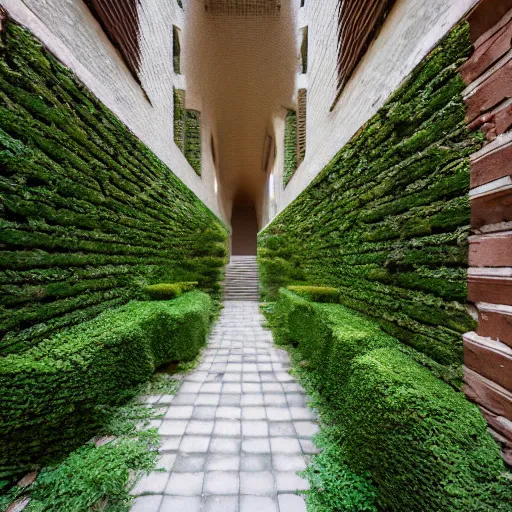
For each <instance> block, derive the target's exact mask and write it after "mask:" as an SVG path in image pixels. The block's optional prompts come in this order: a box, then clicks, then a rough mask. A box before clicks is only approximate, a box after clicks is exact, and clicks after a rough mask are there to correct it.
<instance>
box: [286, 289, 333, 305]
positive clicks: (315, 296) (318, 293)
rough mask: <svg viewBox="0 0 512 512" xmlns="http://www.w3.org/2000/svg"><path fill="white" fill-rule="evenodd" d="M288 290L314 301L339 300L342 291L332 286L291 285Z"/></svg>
mask: <svg viewBox="0 0 512 512" xmlns="http://www.w3.org/2000/svg"><path fill="white" fill-rule="evenodd" d="M288 290H290V291H291V292H293V293H296V294H297V295H300V296H301V297H304V298H305V299H308V300H311V301H313V302H339V300H340V292H339V290H338V289H337V288H333V287H331V286H297V285H295V286H294V285H290V286H288Z"/></svg>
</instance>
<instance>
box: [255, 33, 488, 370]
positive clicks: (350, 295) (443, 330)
mask: <svg viewBox="0 0 512 512" xmlns="http://www.w3.org/2000/svg"><path fill="white" fill-rule="evenodd" d="M470 52H471V41H470V38H469V27H468V26H467V24H462V25H460V26H458V27H456V28H455V29H454V30H453V31H452V32H451V33H450V34H449V35H448V36H447V38H446V39H445V40H444V41H443V42H442V43H441V44H440V45H439V46H438V47H437V48H436V49H434V50H433V51H432V52H431V54H430V55H428V56H427V58H426V59H424V61H423V62H422V63H421V64H420V66H419V67H418V68H417V69H416V70H415V71H414V72H413V73H412V75H411V77H410V78H409V79H408V81H407V82H406V83H404V84H403V85H402V86H401V87H400V88H399V89H398V90H397V91H396V92H395V93H394V94H393V95H392V96H391V98H389V99H388V101H387V102H386V104H385V105H384V106H383V107H382V108H381V109H380V110H379V111H378V113H377V114H376V115H375V116H374V117H373V118H372V119H370V120H369V121H368V123H367V124H366V125H365V126H363V127H362V128H361V130H359V131H358V132H357V134H356V135H355V136H354V137H353V139H352V140H351V141H350V142H349V143H347V144H346V145H345V146H344V147H343V148H341V149H340V151H339V153H338V154H337V155H336V156H335V157H334V158H333V159H332V161H331V162H330V163H329V164H328V165H327V166H326V167H325V168H324V169H323V171H322V172H321V173H320V174H319V175H318V176H317V178H315V179H314V180H313V182H312V183H311V184H310V185H309V186H308V187H307V188H306V190H305V191H304V192H303V193H302V194H300V195H299V196H298V197H297V198H296V199H295V200H294V201H293V202H292V203H291V204H290V205H289V206H288V207H287V208H285V209H284V210H283V211H282V212H281V213H280V214H279V215H278V216H277V217H276V218H275V219H274V220H273V221H272V222H271V223H270V224H269V225H268V226H267V227H266V228H265V229H264V230H263V231H262V232H261V233H260V234H259V237H258V241H259V244H258V261H259V266H260V279H261V284H262V293H263V297H264V299H266V300H275V299H276V297H277V293H278V290H279V288H280V287H283V286H288V285H290V284H299V285H302V284H312V285H319V286H321V285H328V286H333V287H336V288H338V289H339V290H340V301H341V303H343V304H344V305H346V306H348V307H350V308H351V309H355V310H358V311H361V312H363V313H365V314H367V315H370V316H371V317H373V318H374V319H376V320H377V321H378V322H379V324H380V325H381V327H382V329H383V330H385V331H386V332H387V333H388V334H390V335H391V336H393V337H396V338H398V339H399V340H400V341H402V342H403V343H404V344H406V345H408V346H410V347H413V348H414V349H415V350H417V351H419V352H421V353H422V354H424V355H425V357H426V358H427V359H426V360H430V361H432V363H430V362H428V364H433V363H434V362H437V363H439V364H442V365H444V366H445V367H446V369H447V371H451V370H450V368H454V367H459V366H460V364H461V362H462V337H461V333H463V332H466V331H470V330H472V329H473V328H474V325H475V323H474V320H473V319H472V318H471V317H470V315H469V314H468V313H467V311H466V309H465V302H466V267H467V236H468V233H469V217H470V208H469V200H468V191H469V155H470V154H471V153H473V152H474V151H476V150H477V149H478V148H479V147H480V146H481V138H482V137H481V134H478V133H475V132H469V131H468V129H467V128H466V123H465V105H464V101H463V99H462V94H461V93H462V91H463V89H464V87H465V86H464V83H463V81H462V79H461V78H460V76H459V74H458V66H459V65H460V64H461V63H462V62H464V61H465V59H466V58H467V56H468V55H469V54H470Z"/></svg>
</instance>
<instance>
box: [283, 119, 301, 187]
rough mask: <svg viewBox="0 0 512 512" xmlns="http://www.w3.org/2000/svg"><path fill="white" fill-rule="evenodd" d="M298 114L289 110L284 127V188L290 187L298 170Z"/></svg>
mask: <svg viewBox="0 0 512 512" xmlns="http://www.w3.org/2000/svg"><path fill="white" fill-rule="evenodd" d="M297 161H298V159H297V113H296V112H295V110H288V112H287V113H286V118H285V126H284V173H283V181H284V186H285V187H286V185H288V182H289V181H290V179H291V177H292V176H293V174H294V173H295V171H296V169H297Z"/></svg>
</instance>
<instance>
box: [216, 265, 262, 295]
mask: <svg viewBox="0 0 512 512" xmlns="http://www.w3.org/2000/svg"><path fill="white" fill-rule="evenodd" d="M224 299H225V300H242V301H258V300H259V290H258V265H257V263H256V256H232V257H231V261H230V263H229V264H228V265H227V266H226V278H225V280H224Z"/></svg>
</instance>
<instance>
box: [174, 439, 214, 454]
mask: <svg viewBox="0 0 512 512" xmlns="http://www.w3.org/2000/svg"><path fill="white" fill-rule="evenodd" d="M210 439H211V437H210V436H189V435H185V436H184V437H183V439H182V441H181V444H180V447H179V451H180V452H188V453H206V452H207V451H208V447H209V446H210Z"/></svg>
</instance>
